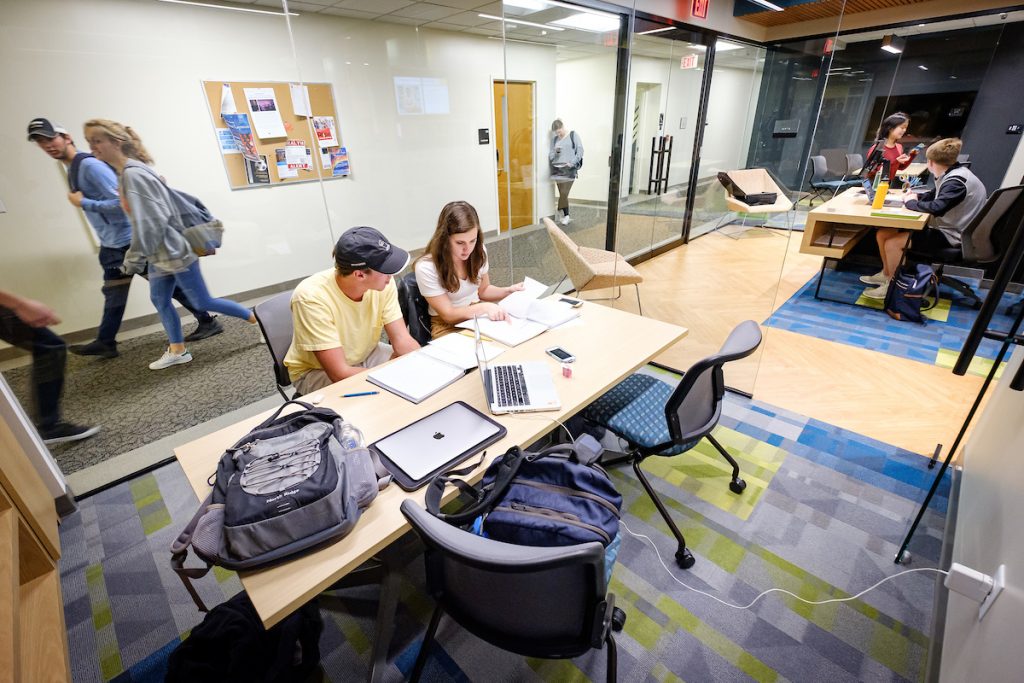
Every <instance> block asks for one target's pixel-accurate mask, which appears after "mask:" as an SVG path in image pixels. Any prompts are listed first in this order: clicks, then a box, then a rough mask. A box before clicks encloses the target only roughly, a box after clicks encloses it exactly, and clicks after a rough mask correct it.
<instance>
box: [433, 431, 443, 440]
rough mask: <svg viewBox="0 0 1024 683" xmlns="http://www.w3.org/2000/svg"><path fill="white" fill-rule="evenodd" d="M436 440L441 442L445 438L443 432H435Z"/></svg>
mask: <svg viewBox="0 0 1024 683" xmlns="http://www.w3.org/2000/svg"><path fill="white" fill-rule="evenodd" d="M434 438H435V439H437V440H438V441H440V440H441V439H443V438H444V434H442V433H441V432H434Z"/></svg>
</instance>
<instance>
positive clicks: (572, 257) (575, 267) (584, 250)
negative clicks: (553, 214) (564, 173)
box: [543, 217, 644, 315]
mask: <svg viewBox="0 0 1024 683" xmlns="http://www.w3.org/2000/svg"><path fill="white" fill-rule="evenodd" d="M543 220H544V227H545V228H547V231H548V237H550V238H551V243H552V244H553V245H554V246H555V253H556V254H558V258H559V260H560V261H561V262H562V266H564V267H565V272H566V277H568V278H569V281H570V282H572V286H573V288H574V289H575V290H576V292H577V293H582V292H583V291H584V290H588V289H607V288H609V287H615V288H617V289H618V290H619V293H618V295H616V296H613V297H609V298H608V299H589V301H607V300H609V299H618V298H619V297H620V296H622V285H633V287H634V288H636V308H637V311H639V313H640V315H643V314H644V309H643V306H642V305H641V304H640V283H641V282H643V281H644V277H643V275H641V274H640V273H639V272H637V270H636V268H634V267H633V266H631V265H630V264H629V261H627V260H626V259H624V258H623V257H622V256H620V255H619V254H617V253H616V252H614V251H605V250H604V249H593V248H591V247H581V246H579V245H577V244H576V243H575V242H573V241H572V240H571V239H569V236H568V235H566V234H565V233H564V232H563V231H562V230H561V229H560V228H559V227H558V226H556V225H555V224H554V222H553V221H552V220H551V219H550V218H546V217H545V218H544V219H543ZM562 279H563V280H564V279H565V277H563V278H562ZM559 284H561V282H559ZM556 289H557V287H556ZM580 298H583V297H580Z"/></svg>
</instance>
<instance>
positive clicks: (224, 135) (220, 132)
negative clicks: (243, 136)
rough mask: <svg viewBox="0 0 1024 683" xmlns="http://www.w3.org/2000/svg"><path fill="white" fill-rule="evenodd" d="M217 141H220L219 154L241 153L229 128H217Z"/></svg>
mask: <svg viewBox="0 0 1024 683" xmlns="http://www.w3.org/2000/svg"><path fill="white" fill-rule="evenodd" d="M215 130H216V131H217V142H219V143H220V153H221V154H241V153H242V150H240V149H238V143H236V142H235V136H234V135H232V134H231V129H230V128H217V129H215Z"/></svg>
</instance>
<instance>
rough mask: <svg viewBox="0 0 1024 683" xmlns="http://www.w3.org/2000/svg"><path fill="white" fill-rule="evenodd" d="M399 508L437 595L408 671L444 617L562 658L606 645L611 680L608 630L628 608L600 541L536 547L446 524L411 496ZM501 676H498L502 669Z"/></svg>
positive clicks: (511, 647) (491, 639)
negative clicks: (619, 603)
mask: <svg viewBox="0 0 1024 683" xmlns="http://www.w3.org/2000/svg"><path fill="white" fill-rule="evenodd" d="M402 514H404V515H405V516H406V518H407V519H408V520H409V523H410V524H411V525H412V528H413V530H415V531H416V533H417V534H418V535H419V536H420V538H421V539H422V540H423V543H424V545H425V546H426V550H425V551H424V562H425V564H426V574H427V591H428V592H429V593H430V594H431V595H432V596H433V597H434V599H435V600H436V601H437V606H436V607H435V609H434V614H433V616H431V618H430V625H429V626H427V632H426V634H425V635H424V637H423V644H422V645H421V646H420V652H419V656H418V657H417V658H416V664H415V666H414V667H413V670H412V674H411V676H410V680H411V681H418V680H419V679H420V676H421V675H422V673H423V667H424V665H425V664H426V661H427V658H428V657H429V655H430V650H431V647H432V645H433V642H434V635H435V633H436V632H437V626H438V624H439V623H440V621H441V616H442V615H443V614H445V613H447V614H448V615H449V616H450V617H451V618H452V619H454V620H455V621H456V622H458V623H459V625H460V626H462V627H463V628H465V629H466V630H467V631H470V632H472V633H473V634H475V635H477V636H478V637H480V638H482V639H484V640H486V641H487V642H488V643H490V644H491V645H494V646H496V647H500V648H501V649H503V650H508V651H510V652H515V653H516V654H520V655H523V656H525V657H543V658H546V659H566V658H570V657H578V656H580V655H582V654H584V653H586V652H588V651H589V650H591V649H600V648H601V647H602V646H605V647H607V650H608V671H607V676H606V677H607V680H609V681H615V680H616V650H615V638H614V637H613V636H612V630H613V629H614V630H621V629H622V624H623V623H624V621H625V615H624V614H623V613H622V611H621V610H616V609H615V596H614V595H612V594H611V593H609V592H608V587H607V585H606V584H605V567H604V553H605V549H604V547H603V546H602V545H601V544H600V543H583V544H581V545H571V546H561V547H557V548H533V547H527V546H521V545H512V544H509V543H502V542H500V541H494V540H491V539H489V538H484V537H482V536H476V535H474V534H471V533H469V532H468V531H463V530H462V529H459V528H457V527H454V526H451V525H450V524H447V523H446V522H443V521H441V520H440V519H438V518H437V517H434V516H433V515H431V514H430V513H429V512H427V511H426V510H425V509H423V508H422V507H421V506H419V505H417V504H416V503H414V502H413V501H411V500H406V501H403V502H402ZM499 678H500V676H499Z"/></svg>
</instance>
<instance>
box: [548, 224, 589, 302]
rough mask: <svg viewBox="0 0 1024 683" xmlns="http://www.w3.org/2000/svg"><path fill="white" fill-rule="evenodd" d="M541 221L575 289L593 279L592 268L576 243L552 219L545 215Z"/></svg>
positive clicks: (580, 287)
mask: <svg viewBox="0 0 1024 683" xmlns="http://www.w3.org/2000/svg"><path fill="white" fill-rule="evenodd" d="M543 221H544V227H545V228H547V231H548V236H549V237H550V238H551V243H552V244H553V245H554V246H555V253H556V254H558V259H559V260H560V261H561V262H562V266H563V267H564V268H565V273H566V275H568V276H569V280H570V282H572V286H573V287H574V288H575V289H576V290H577V291H578V290H580V289H582V288H583V287H586V285H587V283H588V282H590V281H591V280H593V279H594V269H593V268H592V267H591V265H590V264H589V263H587V260H586V259H585V258H584V257H583V254H581V253H580V248H579V247H578V246H577V245H576V243H575V242H573V241H572V240H571V239H570V238H569V236H568V235H566V234H565V233H564V232H563V231H562V230H561V228H559V227H558V226H557V225H555V223H554V221H552V220H551V219H550V218H547V217H545V218H544V219H543Z"/></svg>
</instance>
